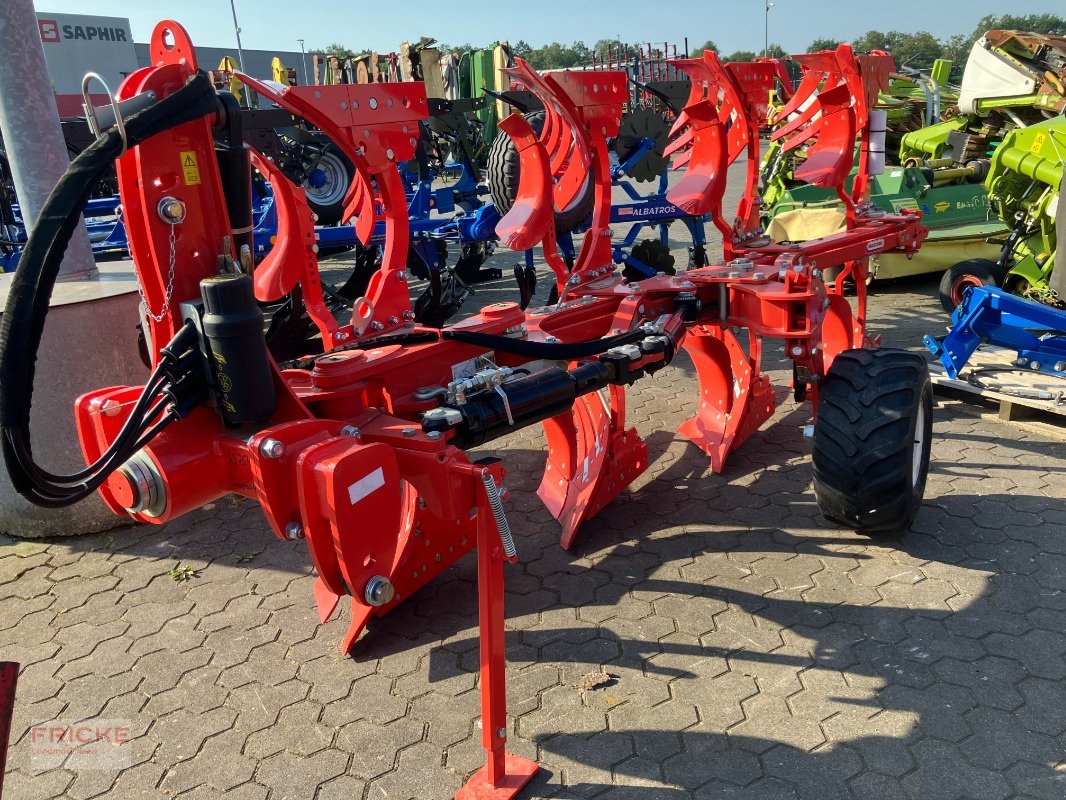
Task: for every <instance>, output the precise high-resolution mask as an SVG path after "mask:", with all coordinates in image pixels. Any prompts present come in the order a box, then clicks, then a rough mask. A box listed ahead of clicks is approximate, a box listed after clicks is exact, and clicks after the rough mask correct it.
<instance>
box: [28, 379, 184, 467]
mask: <svg viewBox="0 0 1066 800" xmlns="http://www.w3.org/2000/svg"><path fill="white" fill-rule="evenodd" d="M163 379H164V376H163V374H162V372H160V371H159V369H158V368H156V370H155V371H153V372H152V374H151V376H149V378H148V382H147V383H146V384H145V386H144V391H143V392H142V393H141V396H140V397H138V398H137V403H136V405H134V407H133V410H132V411H130V415H129V416H128V417H127V418H126V421H125V423H123V425H122V428H121V429H120V430H119V432H118V435H117V436H115V439H114V441H112V442H111V446H110V447H108V448H107V450H106V451H105V452H103V453H101V454H100V457H99V458H98V459H97V460H96V463H94V464H93V465H91V466H88V467H85V468H84V469H81V470H79V471H78V472H73V473H70V474H69V475H55V474H53V473H51V472H48V471H47V470H46V469H44V468H43V467H42V466H40V465H39V464H38V463H37V462H35V461H32V460H30V461H26V462H24V466H25V467H26V468H27V471H29V472H30V474H32V475H33V476H34V477H35V478H36V479H37V481H39V482H41V483H57V484H64V483H65V484H78V483H81V482H82V481H84V480H85V479H86V478H90V477H92V476H93V475H94V474H95V473H96V472H98V471H99V467H98V466H97V464H100V463H102V462H104V461H106V460H109V459H110V458H111V457H112V456H114V455H115V453H117V452H118V451H119V450H124V449H125V448H126V446H127V445H128V444H129V443H130V442H131V441H136V437H137V436H138V435H139V433H140V427H141V423H142V421H143V418H144V412H145V411H146V410H147V409H148V404H149V403H150V402H151V400H152V398H153V397H155V396H156V395H157V394H158V392H159V389H160V388H161V387H162V386H163Z"/></svg>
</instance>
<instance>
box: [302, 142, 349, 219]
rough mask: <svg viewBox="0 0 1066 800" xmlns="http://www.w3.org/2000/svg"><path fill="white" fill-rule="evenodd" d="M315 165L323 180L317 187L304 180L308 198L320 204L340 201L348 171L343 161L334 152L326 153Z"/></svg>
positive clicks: (345, 187)
mask: <svg viewBox="0 0 1066 800" xmlns="http://www.w3.org/2000/svg"><path fill="white" fill-rule="evenodd" d="M315 166H316V169H320V170H322V174H323V177H324V180H323V182H322V185H321V186H318V187H314V186H312V185H311V184H310V182H309V181H305V182H304V191H306V192H307V196H308V198H309V199H310V200H311V201H312V202H315V203H318V204H319V205H322V206H331V205H333V204H334V203H337V202H340V201H341V200H342V199H343V198H344V195H345V194H346V193H347V191H348V171H347V170H346V169H345V168H344V163H343V162H342V161H341V160H340V158H338V157H337V155H336V154H334V153H326V154H325V155H323V156H322V158H320V159H319V160H318V164H316V165H315Z"/></svg>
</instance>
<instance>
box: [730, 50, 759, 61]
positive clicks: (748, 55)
mask: <svg viewBox="0 0 1066 800" xmlns="http://www.w3.org/2000/svg"><path fill="white" fill-rule="evenodd" d="M758 57H759V54H758V53H753V52H751V50H737V51H736V52H735V53H730V54H729V55H728V56H726V57H725V60H726V61H754V60H755V59H756V58H758Z"/></svg>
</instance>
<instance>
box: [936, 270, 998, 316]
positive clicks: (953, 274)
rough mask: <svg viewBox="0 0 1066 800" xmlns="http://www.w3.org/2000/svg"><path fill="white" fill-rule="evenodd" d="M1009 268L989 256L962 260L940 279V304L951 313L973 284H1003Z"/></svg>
mask: <svg viewBox="0 0 1066 800" xmlns="http://www.w3.org/2000/svg"><path fill="white" fill-rule="evenodd" d="M1006 277H1007V270H1005V269H1004V268H1003V267H1001V266H1000V265H999V264H997V263H996V262H995V261H991V260H989V259H987V258H970V259H967V260H966V261H960V262H959V263H958V264H956V265H955V266H953V267H952V268H951V269H949V270H948V271H947V272H945V273H944V277H943V278H941V279H940V305H942V306H943V307H944V310H945V311H947V312H948V313H949V314H951V313H952V312H953V311H954V310H955V309H956V308H958V307H959V303H961V302H962V295H963V294H964V293H965V292H966V290H967V289H969V288H970V287H971V286H1002V285H1003V281H1004V280H1005V279H1006Z"/></svg>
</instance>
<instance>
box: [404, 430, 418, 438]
mask: <svg viewBox="0 0 1066 800" xmlns="http://www.w3.org/2000/svg"><path fill="white" fill-rule="evenodd" d="M403 435H404V436H406V437H407V438H408V439H410V438H411V437H412V436H414V435H415V429H414V428H404V429H403Z"/></svg>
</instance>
